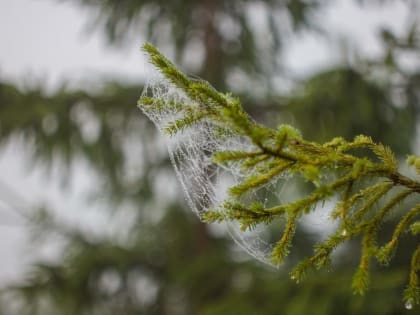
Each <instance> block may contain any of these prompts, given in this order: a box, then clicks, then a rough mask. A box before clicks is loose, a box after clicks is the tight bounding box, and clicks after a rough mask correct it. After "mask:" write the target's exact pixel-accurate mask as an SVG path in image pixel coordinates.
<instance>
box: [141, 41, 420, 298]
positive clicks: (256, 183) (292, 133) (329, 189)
mask: <svg viewBox="0 0 420 315" xmlns="http://www.w3.org/2000/svg"><path fill="white" fill-rule="evenodd" d="M144 50H145V51H146V52H147V54H148V56H149V58H150V62H151V63H152V64H154V65H155V66H156V67H157V68H158V70H159V71H160V72H161V73H162V74H163V76H164V77H165V78H166V79H167V80H168V81H169V82H171V84H173V85H174V86H175V87H177V88H178V89H180V90H182V91H183V92H184V93H185V94H186V95H187V96H188V98H189V99H190V100H191V102H193V103H194V106H192V104H178V103H165V102H162V101H161V100H159V99H154V98H153V97H148V96H144V97H142V98H141V99H140V100H139V106H140V107H143V108H150V106H156V111H164V110H165V106H167V107H173V108H171V109H172V110H173V111H174V112H177V113H180V114H179V116H177V120H176V121H175V122H174V123H172V124H171V125H169V126H167V131H168V132H170V133H171V134H176V133H177V132H182V130H184V129H187V128H189V127H191V126H194V124H196V123H198V121H200V120H203V119H205V120H206V121H211V122H213V123H214V125H215V126H217V127H218V128H221V129H222V130H225V131H227V132H229V133H230V134H232V135H236V136H238V137H242V138H246V139H247V140H248V141H249V142H250V143H251V144H252V146H253V149H252V150H249V151H234V150H233V151H220V152H216V153H215V154H214V155H213V157H212V161H213V162H214V163H215V164H218V165H229V163H235V164H239V165H240V168H241V171H242V172H243V174H249V176H245V177H244V179H243V180H242V181H241V182H240V183H239V184H237V185H235V186H233V187H231V188H230V190H229V193H230V196H229V197H228V199H227V200H226V201H225V202H224V203H223V204H222V205H221V206H220V207H218V209H213V210H210V211H207V212H205V213H204V214H202V215H201V219H203V220H204V221H207V222H221V221H237V222H239V223H240V224H241V228H242V230H246V229H252V228H254V227H255V226H256V225H258V224H261V223H263V224H269V223H272V221H273V219H274V218H277V217H284V218H285V219H286V222H287V223H286V226H285V228H284V230H283V234H282V236H281V238H280V239H279V241H278V242H277V243H276V245H275V246H274V249H273V251H272V253H271V257H272V261H273V262H274V263H276V264H280V263H282V262H283V261H284V259H285V258H286V257H287V255H288V254H289V252H290V250H291V249H292V247H293V246H292V240H293V235H294V233H295V230H296V228H297V225H298V224H297V223H298V220H299V218H301V217H304V216H305V215H306V214H307V213H308V212H310V211H312V209H314V208H315V206H316V205H317V204H319V203H322V202H325V201H326V200H328V199H331V198H332V197H334V196H336V197H337V198H338V200H337V202H336V205H335V207H334V209H333V210H332V211H331V217H332V218H333V219H334V220H337V221H338V222H339V227H338V228H337V230H336V231H334V232H333V233H331V235H329V236H328V237H327V239H326V240H324V241H322V242H320V243H318V244H316V246H315V248H314V254H313V256H311V257H309V258H306V259H304V260H303V261H301V262H300V263H298V264H297V266H296V267H295V268H294V269H293V271H292V272H291V277H292V279H294V280H295V281H297V282H300V281H301V280H303V278H304V277H305V275H306V274H307V272H308V271H309V270H310V269H313V268H315V269H320V268H323V267H325V266H328V265H330V261H331V254H332V252H333V251H334V250H335V249H336V248H337V247H338V246H339V245H341V244H343V243H344V242H345V241H347V240H350V239H353V238H355V237H358V236H360V237H361V247H362V251H361V257H360V263H359V267H358V269H357V271H356V273H355V275H354V277H353V282H352V287H353V291H354V292H356V293H359V294H363V293H364V292H365V291H366V289H367V288H368V285H369V281H370V280H369V274H370V270H369V267H370V264H371V261H372V260H373V259H376V260H378V261H379V262H381V263H389V262H390V260H391V259H392V257H393V255H394V254H395V251H396V248H397V246H398V243H399V241H400V238H401V236H402V235H403V233H404V232H406V231H411V234H412V235H418V234H419V233H420V222H419V221H417V222H412V221H413V220H414V219H415V218H416V217H417V216H418V215H419V212H420V206H419V204H418V203H417V204H416V205H415V206H414V207H411V208H409V209H406V211H405V212H404V213H403V214H402V215H401V218H400V220H399V222H398V224H397V226H396V227H395V230H394V232H393V234H392V236H391V238H390V240H389V241H388V242H387V243H386V244H384V245H380V244H377V243H378V233H379V232H380V230H381V226H382V224H383V223H384V221H385V220H386V219H387V217H388V215H389V214H390V212H391V211H392V210H393V209H395V208H396V207H397V206H399V205H402V206H403V205H404V203H403V202H404V200H405V199H407V198H408V197H413V196H415V198H418V197H419V194H420V182H419V181H418V180H417V179H412V178H409V177H407V176H405V175H402V174H401V173H399V172H398V163H397V159H396V158H395V156H394V154H393V152H392V150H391V149H390V148H389V147H387V146H384V145H383V144H380V143H375V142H374V141H373V140H372V139H371V138H370V137H368V136H364V135H360V136H357V137H355V138H354V139H353V140H352V141H346V140H344V139H343V138H340V137H337V138H334V139H332V140H331V141H329V142H326V143H316V142H310V141H307V140H305V139H304V138H303V137H302V136H301V134H300V132H299V131H298V130H297V129H295V128H293V127H292V126H289V125H280V126H279V127H278V128H277V129H270V128H267V127H265V126H263V125H260V124H257V123H256V122H255V121H253V120H252V119H251V118H250V117H249V115H248V114H247V113H246V112H245V111H244V110H243V109H242V106H241V104H240V101H239V100H238V99H236V98H233V97H232V96H231V95H229V94H223V93H220V92H217V91H216V90H215V89H213V88H212V87H211V86H210V85H209V84H208V83H206V82H203V81H198V82H197V81H196V80H192V79H189V78H188V77H187V76H186V75H185V74H183V73H182V72H180V71H179V70H178V69H177V68H176V67H175V66H174V65H173V64H172V63H171V62H170V61H169V60H167V59H166V58H165V57H164V56H162V55H161V54H160V52H159V51H158V50H157V49H156V48H155V47H153V46H152V45H150V44H145V45H144ZM358 149H368V150H370V151H371V153H372V154H373V156H374V157H373V158H372V155H366V156H365V157H360V156H359V155H356V154H354V153H353V152H354V150H358ZM363 152H364V151H363ZM407 163H408V165H410V166H413V167H414V168H415V170H416V172H417V174H419V175H420V157H416V156H409V157H408V159H407ZM283 175H287V176H290V175H292V176H294V177H297V178H302V179H303V180H305V181H306V182H310V183H312V184H313V187H314V189H313V191H312V192H311V193H309V194H308V195H307V196H305V197H303V198H300V199H298V200H295V201H292V202H290V203H286V204H278V205H274V206H271V207H266V206H265V204H263V203H261V202H258V201H256V200H253V201H251V203H250V204H247V203H246V202H244V200H245V199H244V198H242V196H243V195H246V194H248V193H249V192H250V191H252V190H257V189H260V188H261V187H263V186H264V185H267V184H269V183H275V182H276V181H278V180H279V178H281V177H283ZM419 265H420V247H418V248H417V249H416V250H415V251H414V253H413V256H412V260H411V271H410V275H409V282H408V286H407V288H406V290H405V291H404V300H405V301H406V302H407V303H411V304H415V303H419V302H420V295H419V292H420V290H419V283H418V282H419V281H418V272H419V270H420V266H419Z"/></svg>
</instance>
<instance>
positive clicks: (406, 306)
mask: <svg viewBox="0 0 420 315" xmlns="http://www.w3.org/2000/svg"><path fill="white" fill-rule="evenodd" d="M404 306H405V308H406V309H408V310H411V309H412V308H413V304H412V303H411V300H408V301H407V302H405V305H404Z"/></svg>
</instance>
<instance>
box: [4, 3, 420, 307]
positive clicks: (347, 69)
mask: <svg viewBox="0 0 420 315" xmlns="http://www.w3.org/2000/svg"><path fill="white" fill-rule="evenodd" d="M66 1H67V2H72V3H76V4H78V5H80V6H81V7H82V8H87V9H88V10H89V11H90V13H91V15H92V20H91V21H92V22H91V25H92V27H99V28H100V29H101V30H102V31H104V34H105V35H106V36H107V38H108V39H109V43H110V46H115V47H117V46H118V45H119V44H122V43H128V42H129V43H132V42H135V43H136V44H140V43H138V40H137V38H138V37H139V36H142V38H143V39H149V40H151V41H152V42H154V43H155V44H157V45H158V46H159V47H160V48H162V49H163V50H164V51H168V52H171V51H172V52H173V55H174V56H175V58H176V59H177V60H178V64H180V65H181V66H182V67H185V68H189V69H188V71H190V72H194V74H196V75H199V76H201V77H203V78H204V79H206V80H208V81H210V82H211V83H212V84H213V85H214V86H215V87H216V88H218V89H222V90H224V89H228V88H229V84H228V78H229V76H230V75H231V74H232V72H234V71H239V72H240V73H241V74H242V75H243V76H245V77H246V78H247V79H248V80H254V81H258V82H261V85H262V86H266V89H267V91H266V95H267V96H261V95H259V96H258V97H256V96H255V95H253V91H252V90H249V91H248V94H247V93H244V95H243V97H244V98H245V99H246V100H247V101H246V104H245V106H246V108H247V109H249V110H250V112H251V113H253V116H254V117H255V118H256V119H257V120H259V121H261V122H264V121H269V122H270V123H280V122H284V121H286V122H290V121H287V119H288V118H287V117H292V118H290V120H292V122H294V123H296V124H297V125H298V127H299V128H300V129H302V130H303V131H304V134H305V136H307V137H308V138H313V139H315V140H322V139H325V138H330V137H332V136H345V137H347V138H353V136H355V135H356V134H358V133H365V134H368V135H370V136H372V137H373V138H374V140H375V141H377V142H383V143H385V144H387V145H390V146H391V147H392V148H393V149H394V150H395V151H396V152H397V153H398V154H399V156H400V157H405V155H406V154H409V153H410V152H411V151H412V150H414V148H415V147H416V146H417V145H418V144H417V143H415V139H416V138H415V136H416V132H415V130H416V125H418V122H419V108H420V105H419V99H418V97H419V95H420V94H419V92H418V91H419V84H420V82H419V80H420V79H419V78H420V69H419V67H418V65H413V66H410V67H408V69H407V67H403V65H401V64H400V61H399V60H400V57H401V56H403V55H404V54H407V53H409V54H410V55H411V56H414V60H417V61H418V60H419V51H420V49H419V41H418V39H419V35H418V28H417V24H416V23H415V22H416V21H414V23H412V25H410V27H408V28H407V30H406V34H403V35H402V36H400V35H398V36H397V35H395V34H393V33H392V32H391V31H389V30H384V31H383V32H382V35H381V36H382V38H383V43H384V45H383V54H382V55H380V56H378V57H377V58H375V59H369V60H359V61H357V62H354V63H351V64H347V65H339V66H337V68H334V69H327V70H325V71H321V72H319V73H315V74H311V75H310V76H309V77H307V78H304V79H302V80H301V81H300V82H296V84H295V88H294V89H293V91H292V92H291V93H289V94H287V95H272V93H270V91H271V87H272V85H273V84H274V83H273V82H274V81H272V80H271V79H272V77H273V76H274V75H276V74H277V73H278V71H280V70H281V67H282V51H283V48H284V45H285V43H286V42H287V38H290V37H291V36H294V35H295V34H296V32H302V31H317V29H318V28H317V23H316V20H315V19H314V18H313V15H312V14H313V13H315V12H320V11H317V10H321V9H322V8H325V7H328V6H329V5H330V2H329V1H305V0H290V1H275V0H271V1H268V0H267V1H263V0H257V1H245V0H235V1H211V0H210V1H187V0H185V1H134V0H124V1H117V0H106V1H95V0H66ZM395 1H397V0H395ZM380 2H382V1H380ZM402 2H403V3H404V4H405V5H407V6H411V5H412V3H410V2H407V1H402ZM413 3H414V2H413ZM261 8H262V9H261ZM258 12H262V14H261V16H262V17H263V18H265V21H267V26H266V27H264V28H262V29H259V28H258V26H256V25H255V23H254V22H253V21H255V19H258V18H260V17H256V16H255V13H258ZM195 51H197V56H195V55H194V53H193V52H195ZM191 54H192V56H193V57H195V58H198V60H199V61H200V62H199V66H198V67H192V66H191V65H190V64H188V60H189V59H190V58H191ZM254 81H253V82H254ZM140 92H141V87H140V86H127V85H125V84H123V83H115V82H114V83H109V84H104V85H103V86H102V87H101V88H92V89H89V90H83V91H82V90H81V91H72V90H68V89H66V88H63V89H61V90H59V91H56V92H54V93H52V94H46V93H45V92H44V91H43V89H42V88H17V87H15V86H14V85H13V84H11V83H8V82H1V84H0V143H1V145H3V146H4V145H5V144H6V143H7V142H8V141H17V140H19V141H20V140H21V141H23V143H24V144H25V145H26V146H28V147H29V148H31V149H32V150H33V151H32V152H33V156H32V157H31V158H32V159H33V161H34V163H33V167H47V168H48V166H50V165H51V163H53V162H54V161H58V162H60V163H62V164H63V165H67V166H69V165H73V164H76V165H77V160H78V159H79V158H82V159H83V160H85V161H87V162H88V165H89V166H90V167H91V170H92V173H93V174H96V175H97V176H98V178H99V182H98V186H97V187H93V188H92V190H93V191H94V192H96V193H100V194H101V195H102V196H106V197H107V198H109V199H107V200H109V203H110V207H109V208H112V209H116V210H115V211H114V214H113V215H119V211H118V209H119V208H120V207H121V206H122V205H123V204H125V203H127V202H129V203H130V204H131V205H132V209H133V212H134V213H135V216H134V217H135V219H134V220H133V222H132V224H131V225H129V226H121V233H122V234H124V235H127V234H128V235H130V236H131V238H129V239H126V240H125V242H124V244H123V245H122V244H121V242H118V241H117V239H118V236H115V239H111V240H109V239H107V238H99V239H94V240H92V237H91V236H90V235H89V233H83V232H80V231H78V230H77V229H76V230H72V229H70V228H69V227H68V226H67V225H64V224H61V223H58V222H55V220H49V219H48V220H41V221H39V220H38V221H34V222H33V223H32V224H34V225H37V227H38V230H41V231H43V232H44V233H45V234H46V237H45V238H44V240H45V242H46V243H48V240H49V239H50V238H49V237H48V235H50V233H52V234H54V233H57V234H59V235H61V237H62V238H63V239H64V240H65V246H63V255H61V256H60V257H59V259H58V260H57V262H55V263H46V262H45V261H40V262H38V263H37V264H36V265H34V266H33V268H32V269H31V270H30V271H28V273H27V274H25V275H23V280H22V282H21V283H18V284H16V285H15V286H14V287H13V288H11V289H10V290H8V291H6V292H5V295H4V299H2V307H0V309H4V310H3V312H4V313H6V314H14V313H16V314H25V313H26V314H46V315H48V314H205V315H208V314H245V315H246V314H308V313H311V314H381V315H382V314H404V313H405V312H408V311H406V310H405V309H404V308H403V305H402V304H401V295H400V292H401V289H402V286H403V284H404V283H405V281H406V277H407V274H408V270H407V269H406V268H405V266H406V265H407V261H408V256H409V255H408V253H409V252H410V251H411V248H412V247H410V246H411V245H413V244H411V245H409V244H407V245H408V246H407V249H406V248H405V247H401V248H400V249H399V254H398V255H397V257H398V258H399V259H397V261H395V262H394V264H393V265H392V266H391V267H392V268H391V269H390V270H388V271H386V272H384V271H383V270H380V271H376V272H375V273H374V276H373V277H374V278H373V279H372V290H371V291H370V292H369V293H368V294H367V295H366V296H365V297H357V296H353V295H352V294H351V292H350V290H351V289H350V285H349V284H350V282H351V280H350V279H351V275H352V273H353V272H354V270H355V268H356V265H357V261H355V260H356V259H357V257H358V253H357V250H358V249H357V246H352V245H351V244H350V245H349V246H348V247H346V248H343V249H342V250H341V251H340V253H338V254H337V255H338V258H337V262H336V265H337V266H335V267H334V270H333V271H331V272H329V273H325V274H316V275H313V276H310V277H309V279H308V280H306V281H305V283H304V284H300V285H295V284H293V283H292V282H291V281H290V280H288V276H287V272H285V271H283V270H278V271H277V270H271V269H267V268H266V267H265V266H261V265H258V264H256V263H255V262H253V261H250V260H249V259H248V258H247V257H243V255H242V256H241V254H238V252H237V249H235V246H234V245H233V244H232V241H230V240H229V239H228V238H225V237H223V236H217V237H216V236H215V235H216V234H217V233H215V232H214V231H213V230H211V229H210V228H209V227H208V226H204V225H202V224H201V223H199V222H198V219H197V218H195V217H194V216H193V215H192V214H191V213H190V212H187V213H185V208H186V205H185V203H184V201H183V198H182V197H181V196H180V197H179V199H177V200H175V201H174V202H173V204H171V205H170V206H167V207H165V208H164V209H162V206H161V205H160V203H159V201H160V200H161V199H165V195H162V192H159V191H156V189H155V187H156V178H157V176H158V174H159V172H162V170H163V171H164V172H165V173H166V174H169V175H168V176H174V175H173V173H172V171H171V170H170V164H169V161H168V158H167V155H166V153H165V152H162V149H161V146H160V145H159V141H158V139H159V138H158V136H157V135H156V133H155V131H154V128H153V127H152V126H151V124H150V123H148V122H147V121H146V119H145V118H144V117H143V116H142V115H141V114H140V112H138V109H137V108H136V106H135V103H136V100H137V99H138V97H139V94H140ZM268 95H269V96H268ZM69 171H70V169H67V171H66V170H65V169H64V170H63V178H65V177H67V176H68V175H69V173H68V172H69ZM66 172H67V173H66ZM63 202H65V201H63ZM166 208H167V209H166ZM104 211H106V210H105V209H104ZM187 211H188V210H187ZM159 212H162V213H163V214H164V215H163V217H162V218H161V219H159V220H158V221H157V222H156V220H153V219H151V218H150V217H153V214H155V213H159ZM121 215H124V214H121ZM389 224H390V226H389V227H388V231H392V230H393V224H392V222H390V223H389ZM318 237H319V236H318V235H314V234H313V233H312V232H310V231H309V230H305V229H301V231H298V235H297V236H296V240H297V242H298V243H299V244H297V245H298V246H297V247H298V248H301V252H300V253H297V254H296V255H306V254H307V252H308V251H309V250H310V245H307V243H313V239H314V238H318ZM386 239H388V238H386ZM34 246H35V245H34ZM38 246H41V245H38ZM404 253H405V254H404ZM298 258H299V257H291V259H292V260H294V259H298ZM400 259H401V260H400ZM117 284H118V285H117ZM10 304H13V305H10ZM16 304H17V305H16ZM36 305H38V307H36ZM9 308H10V309H11V311H10V310H9ZM16 308H17V309H18V310H15V309H16ZM8 310H9V311H8Z"/></svg>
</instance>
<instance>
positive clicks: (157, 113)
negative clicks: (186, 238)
mask: <svg viewBox="0 0 420 315" xmlns="http://www.w3.org/2000/svg"><path fill="white" fill-rule="evenodd" d="M144 97H147V98H148V99H149V100H150V99H152V103H151V104H150V103H149V104H147V106H143V105H141V106H140V108H141V110H142V111H143V112H144V113H145V114H146V115H147V116H148V117H149V118H150V119H151V121H152V122H153V123H154V124H155V125H156V127H157V128H158V130H159V131H160V132H161V133H162V134H163V136H164V138H165V140H166V143H167V146H168V150H169V155H170V159H171V161H172V164H173V166H174V168H175V171H176V174H177V176H178V178H179V181H180V182H181V185H182V188H183V190H184V192H185V197H186V200H187V202H188V204H189V206H190V208H191V209H192V210H193V212H195V213H196V214H197V215H198V216H199V217H201V215H202V214H204V213H206V212H207V211H209V210H212V211H214V210H221V209H222V205H223V203H224V202H226V201H229V198H230V197H229V195H228V189H229V187H232V186H234V185H236V184H238V183H240V182H241V181H242V180H243V179H244V178H245V177H247V176H250V175H252V172H254V171H255V170H253V169H252V168H250V169H249V170H247V171H246V174H245V173H244V171H243V168H241V167H240V165H239V162H230V163H228V164H227V165H224V166H220V165H215V164H214V163H213V162H212V157H213V155H214V154H215V153H217V152H220V151H256V150H257V148H256V147H255V145H253V144H252V142H251V141H250V140H249V139H247V138H244V137H242V136H238V135H237V134H235V133H234V132H233V131H232V130H230V129H229V128H228V127H226V126H223V125H220V123H218V122H215V121H213V120H211V119H202V120H199V121H197V122H195V123H194V124H193V125H191V126H189V127H187V128H183V129H181V130H175V132H172V133H171V134H168V132H167V128H168V126H171V128H173V126H174V122H175V121H177V120H179V119H180V118H182V117H184V115H185V110H183V106H188V107H190V108H195V107H198V106H199V105H198V104H197V103H196V102H194V101H193V100H191V99H190V98H189V97H188V96H187V95H186V94H185V93H184V92H183V91H182V90H181V89H180V88H178V87H176V86H175V85H173V84H172V83H170V82H169V81H168V80H166V79H165V78H161V77H159V78H158V77H155V78H153V79H151V80H149V82H148V84H147V85H146V87H145V89H144V91H143V94H142V98H144ZM282 185H283V186H282ZM282 188H284V184H281V185H280V186H279V184H278V181H277V180H276V181H274V182H272V183H268V184H267V185H265V187H263V188H261V189H258V190H257V191H255V190H254V191H251V192H249V193H247V194H246V195H245V197H244V198H243V200H242V201H244V202H245V203H246V202H248V203H249V202H251V201H256V200H259V201H262V202H263V203H264V204H265V205H266V203H267V202H270V201H269V200H272V199H273V195H277V196H278V195H279V194H280V193H281V190H282ZM276 202H277V203H278V202H279V200H278V199H277V200H276ZM225 224H226V226H227V230H228V232H229V233H230V235H231V236H232V238H233V239H234V240H235V242H236V243H237V244H239V245H240V246H241V247H242V248H243V249H244V250H245V251H246V252H247V253H249V254H250V255H252V256H253V257H255V258H256V259H258V260H260V261H262V262H264V263H267V264H270V265H272V263H271V259H270V258H271V252H272V248H273V246H274V242H275V241H276V240H278V237H279V236H280V234H278V233H277V234H276V238H275V239H274V240H271V239H270V233H268V230H267V228H266V227H265V226H257V227H255V228H254V229H252V231H248V230H247V231H242V230H241V229H240V226H239V224H238V223H236V222H226V223H225Z"/></svg>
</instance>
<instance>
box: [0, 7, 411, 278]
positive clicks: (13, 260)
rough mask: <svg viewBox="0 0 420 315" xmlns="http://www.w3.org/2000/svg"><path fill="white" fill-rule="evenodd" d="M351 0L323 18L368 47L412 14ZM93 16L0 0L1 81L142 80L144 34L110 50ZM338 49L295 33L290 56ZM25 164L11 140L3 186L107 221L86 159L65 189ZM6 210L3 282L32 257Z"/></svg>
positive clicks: (314, 62)
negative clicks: (89, 30)
mask: <svg viewBox="0 0 420 315" xmlns="http://www.w3.org/2000/svg"><path fill="white" fill-rule="evenodd" d="M352 3H353V1H348V0H341V1H336V4H335V5H334V6H332V7H330V8H329V10H328V11H326V12H323V13H322V14H323V15H322V16H320V18H322V20H323V22H324V26H325V27H326V28H328V29H329V30H330V31H331V32H332V34H333V36H334V37H335V38H337V37H346V38H347V39H348V40H349V41H350V43H353V44H355V45H357V46H358V47H359V48H360V49H361V50H362V51H363V52H364V53H368V54H375V53H376V52H377V51H378V48H379V47H380V44H379V42H378V41H377V39H376V31H375V30H376V29H377V27H378V26H379V25H389V26H390V27H391V28H393V29H394V30H396V31H397V32H398V31H401V30H402V29H403V28H404V27H405V22H406V17H407V12H406V11H405V10H404V6H402V5H400V4H398V3H396V4H393V5H392V6H388V7H387V8H384V9H380V8H378V7H374V8H369V9H365V10H360V9H359V8H357V7H355V6H354V5H353V4H352ZM88 18H89V15H88V12H84V11H81V10H80V9H79V8H77V7H74V6H72V5H70V4H68V3H62V2H59V1H53V0H0V26H1V27H0V45H1V47H0V80H3V81H4V80H6V81H12V82H15V83H18V84H19V85H24V84H26V83H30V82H33V81H34V80H35V81H36V80H38V81H39V80H41V81H42V82H43V84H44V85H45V86H47V87H48V88H49V89H54V88H55V87H58V86H60V84H61V83H62V82H63V81H64V80H65V81H68V82H71V83H72V84H73V85H75V86H80V85H81V82H83V81H85V80H91V79H92V78H93V79H96V80H100V79H101V78H104V77H108V78H110V77H117V78H120V79H121V78H122V79H126V80H129V81H138V80H141V79H142V78H143V68H144V65H145V63H144V58H143V56H142V54H141V53H140V50H139V47H140V45H141V42H142V40H141V38H140V37H139V42H138V43H133V45H132V46H130V47H127V48H126V49H124V50H110V49H109V48H107V47H106V45H105V44H104V41H103V39H102V38H101V36H100V34H99V33H93V34H92V36H86V34H85V33H84V26H85V25H86V21H87V20H88ZM333 48H334V47H333ZM333 48H332V47H331V46H329V45H328V43H327V42H326V41H320V39H319V38H316V37H308V36H301V37H297V38H296V39H295V40H294V41H293V42H291V43H289V44H288V50H287V52H286V62H287V64H288V66H289V68H290V69H292V70H293V71H295V72H296V73H297V74H303V73H305V72H306V71H313V70H314V69H319V68H322V67H324V66H325V65H326V64H328V63H329V62H331V60H333V61H334V60H337V59H339V54H338V53H337V50H335V51H334V49H333ZM139 95H140V91H139ZM139 114H140V113H139ZM27 163H28V160H27V159H25V150H23V149H22V147H21V146H20V145H19V144H17V143H12V144H10V145H8V146H6V148H4V149H2V150H1V151H0V174H1V176H0V184H1V183H6V184H7V185H8V186H9V187H11V188H12V189H13V190H14V191H16V192H18V193H19V195H21V196H24V197H25V199H26V200H27V202H28V203H33V202H38V201H40V200H47V201H48V202H49V203H51V204H52V205H53V206H54V205H58V207H57V208H60V209H62V210H63V212H65V213H66V214H64V216H67V217H68V218H71V217H72V216H73V217H74V218H78V219H79V220H80V221H83V222H96V223H97V222H98V221H100V220H101V217H100V216H99V215H98V214H97V213H96V214H95V211H90V212H86V211H85V209H84V207H83V206H81V201H80V200H81V199H83V198H81V196H83V194H84V191H87V190H88V187H89V185H90V183H91V181H92V179H91V178H89V171H88V170H86V169H85V168H84V166H83V165H82V164H80V165H79V166H78V167H77V168H75V169H74V172H73V182H74V183H76V185H74V187H73V189H72V190H70V191H68V190H66V191H63V190H62V189H61V188H60V183H59V178H60V175H59V174H55V175H54V174H53V176H52V177H46V176H45V174H44V172H43V171H42V170H39V171H38V170H37V171H35V172H29V168H28V167H27V166H28V165H27ZM1 191H2V189H1V187H0V192H1ZM3 194H5V193H4V190H3ZM6 195H9V196H6V197H11V196H10V194H8V193H6ZM3 197H4V196H3ZM13 199H15V200H16V199H21V198H20V197H14V198H13ZM0 200H1V195H0ZM63 201H64V202H63ZM19 202H20V203H21V202H22V200H19ZM7 211H9V210H7V209H5V207H4V205H2V203H1V201H0V255H1V257H2V259H1V262H0V264H1V265H0V283H6V282H7V281H10V280H11V279H15V278H16V277H17V276H18V275H19V274H20V272H21V267H22V265H23V264H24V263H25V262H26V260H25V257H27V255H26V254H25V255H24V254H23V251H24V249H25V248H27V247H25V246H24V245H25V244H27V241H26V239H25V236H26V234H25V232H24V230H25V229H24V227H22V226H21V223H19V222H21V221H20V220H19V219H18V217H17V216H14V215H12V214H6V212H7ZM98 212H99V211H98ZM82 214H83V216H82ZM89 216H90V219H89ZM80 218H81V219H80ZM102 223H103V224H102V225H104V224H105V221H102Z"/></svg>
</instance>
